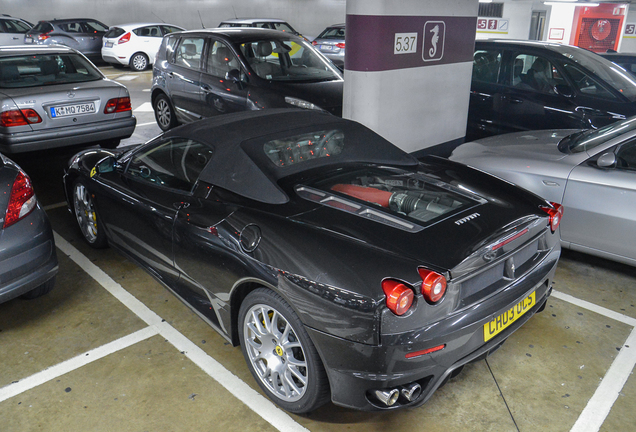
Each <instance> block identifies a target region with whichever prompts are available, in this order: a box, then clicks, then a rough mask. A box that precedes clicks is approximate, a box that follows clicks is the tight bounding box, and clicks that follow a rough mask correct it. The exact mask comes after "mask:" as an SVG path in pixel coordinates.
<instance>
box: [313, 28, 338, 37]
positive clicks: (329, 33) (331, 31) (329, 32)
mask: <svg viewBox="0 0 636 432" xmlns="http://www.w3.org/2000/svg"><path fill="white" fill-rule="evenodd" d="M344 38H345V29H344V28H336V27H333V28H328V29H325V30H324V31H323V32H322V33H320V36H318V37H317V38H316V39H344Z"/></svg>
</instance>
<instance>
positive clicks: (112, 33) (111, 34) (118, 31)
mask: <svg viewBox="0 0 636 432" xmlns="http://www.w3.org/2000/svg"><path fill="white" fill-rule="evenodd" d="M124 33H126V30H124V29H123V28H121V27H111V28H110V30H108V31H107V32H106V34H105V35H104V38H106V39H108V38H118V37H119V36H121V35H123V34H124Z"/></svg>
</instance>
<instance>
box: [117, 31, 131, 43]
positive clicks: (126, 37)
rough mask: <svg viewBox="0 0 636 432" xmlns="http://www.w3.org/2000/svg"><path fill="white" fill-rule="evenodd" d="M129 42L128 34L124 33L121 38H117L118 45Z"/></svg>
mask: <svg viewBox="0 0 636 432" xmlns="http://www.w3.org/2000/svg"><path fill="white" fill-rule="evenodd" d="M129 40H130V32H128V33H126V34H125V35H123V36H122V37H120V38H119V40H118V41H117V43H118V44H123V43H126V42H128V41H129Z"/></svg>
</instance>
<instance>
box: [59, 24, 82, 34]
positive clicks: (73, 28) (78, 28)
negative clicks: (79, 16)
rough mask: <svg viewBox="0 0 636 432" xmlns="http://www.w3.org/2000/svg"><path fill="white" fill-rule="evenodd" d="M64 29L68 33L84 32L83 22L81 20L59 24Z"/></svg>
mask: <svg viewBox="0 0 636 432" xmlns="http://www.w3.org/2000/svg"><path fill="white" fill-rule="evenodd" d="M57 26H58V27H59V28H60V29H62V31H65V32H66V33H84V32H85V30H84V29H83V28H82V24H81V23H79V22H69V23H60V24H58V25H57Z"/></svg>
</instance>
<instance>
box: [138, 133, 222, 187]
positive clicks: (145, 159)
mask: <svg viewBox="0 0 636 432" xmlns="http://www.w3.org/2000/svg"><path fill="white" fill-rule="evenodd" d="M211 156H212V148H210V147H208V146H206V145H204V144H201V143H199V142H196V141H193V140H189V139H185V138H174V139H172V140H170V141H166V142H162V143H159V144H157V145H153V146H151V147H146V148H144V149H142V151H140V152H139V153H137V154H136V155H135V156H133V158H132V160H131V161H130V163H129V164H128V168H127V170H126V172H127V173H128V174H129V175H130V176H132V177H136V178H138V179H140V180H143V181H146V182H148V183H152V184H155V185H157V186H162V187H167V188H170V189H178V190H181V191H184V192H190V191H191V190H192V188H193V187H194V185H195V183H196V181H197V179H198V178H199V174H200V173H201V170H202V169H203V167H205V165H207V163H208V161H209V160H210V157H211Z"/></svg>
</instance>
